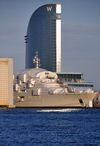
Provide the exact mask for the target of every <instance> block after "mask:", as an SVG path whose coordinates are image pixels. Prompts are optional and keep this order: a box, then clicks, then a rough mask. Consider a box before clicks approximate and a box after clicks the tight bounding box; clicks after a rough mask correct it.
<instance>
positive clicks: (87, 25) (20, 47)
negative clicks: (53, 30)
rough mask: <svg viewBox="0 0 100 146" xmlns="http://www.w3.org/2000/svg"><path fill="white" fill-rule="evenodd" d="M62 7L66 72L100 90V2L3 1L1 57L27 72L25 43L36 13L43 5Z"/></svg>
mask: <svg viewBox="0 0 100 146" xmlns="http://www.w3.org/2000/svg"><path fill="white" fill-rule="evenodd" d="M48 3H60V4H62V71H63V72H83V73H84V79H85V80H86V81H90V82H94V85H95V89H100V79H99V78H100V0H0V57H13V58H14V72H16V71H18V70H21V69H24V68H25V43H24V42H25V41H24V36H25V35H26V31H27V26H28V22H29V19H30V17H31V15H32V13H33V12H34V11H35V10H36V9H37V8H38V7H40V6H41V5H44V4H48Z"/></svg>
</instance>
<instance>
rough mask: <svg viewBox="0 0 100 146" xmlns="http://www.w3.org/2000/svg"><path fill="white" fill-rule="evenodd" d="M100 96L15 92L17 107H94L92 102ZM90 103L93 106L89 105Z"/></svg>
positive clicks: (95, 94)
mask: <svg viewBox="0 0 100 146" xmlns="http://www.w3.org/2000/svg"><path fill="white" fill-rule="evenodd" d="M97 96H98V92H94V93H67V94H46V93H44V94H41V95H38V96H32V95H31V94H30V93H25V92H24V93H23V92H20V93H19V92H14V104H15V106H16V107H92V104H91V103H92V101H93V99H94V98H95V97H97ZM89 103H90V104H91V105H89Z"/></svg>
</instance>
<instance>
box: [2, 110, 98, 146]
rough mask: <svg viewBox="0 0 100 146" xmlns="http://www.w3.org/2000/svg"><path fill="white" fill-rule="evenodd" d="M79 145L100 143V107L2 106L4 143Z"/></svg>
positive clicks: (20, 145) (15, 145)
mask: <svg viewBox="0 0 100 146" xmlns="http://www.w3.org/2000/svg"><path fill="white" fill-rule="evenodd" d="M76 145H77V146H78V145H79V146H99V145H100V109H81V108H79V109H77V108H76V109H75V108H72V109H71V108H62V109H52V108H51V109H50V108H49V109H46V108H45V109H43V108H40V109H36V108H35V109H34V108H16V109H0V146H76Z"/></svg>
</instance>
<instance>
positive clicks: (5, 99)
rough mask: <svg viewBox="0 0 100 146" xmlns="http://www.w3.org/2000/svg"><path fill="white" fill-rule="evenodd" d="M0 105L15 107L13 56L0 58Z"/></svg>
mask: <svg viewBox="0 0 100 146" xmlns="http://www.w3.org/2000/svg"><path fill="white" fill-rule="evenodd" d="M0 106H7V107H9V108H13V107H14V105H13V59H12V58H0Z"/></svg>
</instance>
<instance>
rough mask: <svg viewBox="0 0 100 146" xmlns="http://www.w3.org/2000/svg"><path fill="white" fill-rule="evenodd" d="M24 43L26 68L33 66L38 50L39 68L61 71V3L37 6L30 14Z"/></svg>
mask: <svg viewBox="0 0 100 146" xmlns="http://www.w3.org/2000/svg"><path fill="white" fill-rule="evenodd" d="M25 43H26V68H33V67H34V64H33V57H34V56H35V55H36V52H38V57H39V58H40V60H41V61H40V63H41V68H44V69H47V70H50V71H54V72H61V4H47V5H43V6H41V7H39V8H38V9H37V10H36V11H35V12H34V13H33V15H32V16H31V18H30V21H29V25H28V29H27V35H26V36H25Z"/></svg>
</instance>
